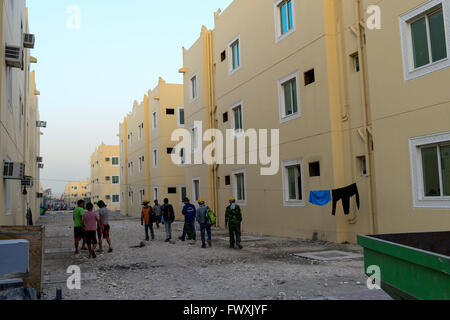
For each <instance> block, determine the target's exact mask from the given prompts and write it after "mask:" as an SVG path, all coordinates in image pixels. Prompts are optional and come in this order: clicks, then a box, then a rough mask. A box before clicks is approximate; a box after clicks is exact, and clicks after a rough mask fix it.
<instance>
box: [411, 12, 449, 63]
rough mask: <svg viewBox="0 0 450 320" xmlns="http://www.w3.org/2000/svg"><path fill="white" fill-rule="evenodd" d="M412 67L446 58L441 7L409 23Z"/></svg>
mask: <svg viewBox="0 0 450 320" xmlns="http://www.w3.org/2000/svg"><path fill="white" fill-rule="evenodd" d="M411 40H412V50H413V55H414V68H420V67H423V66H426V65H428V64H430V63H432V62H436V61H440V60H442V59H445V58H447V42H446V34H445V24H444V15H443V11H442V7H441V8H439V9H438V10H435V11H433V12H431V13H428V14H426V15H425V16H423V17H422V18H420V19H418V20H416V21H414V22H412V23H411Z"/></svg>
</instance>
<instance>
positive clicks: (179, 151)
mask: <svg viewBox="0 0 450 320" xmlns="http://www.w3.org/2000/svg"><path fill="white" fill-rule="evenodd" d="M181 150H184V158H183V157H182V156H181ZM175 152H178V156H179V157H180V164H179V166H180V167H184V166H185V165H186V148H184V147H180V149H179V150H178V151H176V150H175ZM183 160H184V162H183Z"/></svg>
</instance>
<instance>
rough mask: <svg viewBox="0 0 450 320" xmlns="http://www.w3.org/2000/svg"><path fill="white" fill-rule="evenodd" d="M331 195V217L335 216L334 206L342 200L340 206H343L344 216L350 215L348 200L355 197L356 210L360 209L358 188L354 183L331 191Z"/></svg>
mask: <svg viewBox="0 0 450 320" xmlns="http://www.w3.org/2000/svg"><path fill="white" fill-rule="evenodd" d="M332 193H333V213H332V214H333V216H335V215H336V205H337V203H338V202H339V200H342V205H343V206H344V213H345V214H346V215H348V214H350V198H351V197H353V196H356V204H357V205H358V209H359V207H360V201H359V192H358V186H357V185H356V183H354V184H352V185H350V186H348V187H345V188H341V189H336V190H333V191H332Z"/></svg>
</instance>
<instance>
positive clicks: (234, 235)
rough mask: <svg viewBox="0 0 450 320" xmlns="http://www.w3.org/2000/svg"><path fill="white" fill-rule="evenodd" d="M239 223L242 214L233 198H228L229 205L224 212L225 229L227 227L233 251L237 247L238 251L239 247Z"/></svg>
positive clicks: (240, 247)
mask: <svg viewBox="0 0 450 320" xmlns="http://www.w3.org/2000/svg"><path fill="white" fill-rule="evenodd" d="M241 222H242V213H241V208H240V207H239V206H238V205H237V204H236V199H235V198H234V197H231V198H230V205H229V206H228V207H227V210H226V211H225V228H226V227H227V226H228V227H229V231H230V248H232V249H234V246H235V245H237V247H238V248H239V249H242V246H241Z"/></svg>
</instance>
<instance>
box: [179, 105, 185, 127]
mask: <svg viewBox="0 0 450 320" xmlns="http://www.w3.org/2000/svg"><path fill="white" fill-rule="evenodd" d="M179 117H180V119H179V123H180V125H184V109H182V108H180V109H179Z"/></svg>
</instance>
